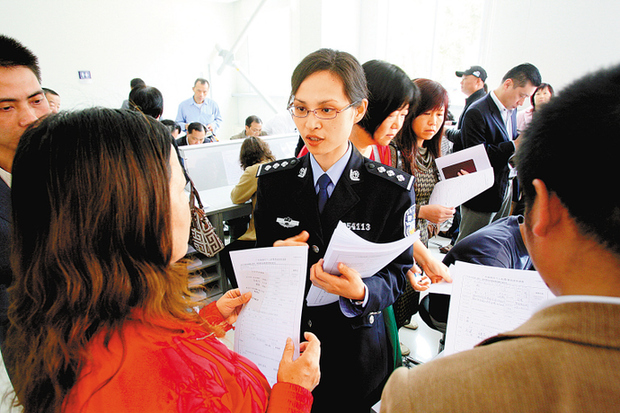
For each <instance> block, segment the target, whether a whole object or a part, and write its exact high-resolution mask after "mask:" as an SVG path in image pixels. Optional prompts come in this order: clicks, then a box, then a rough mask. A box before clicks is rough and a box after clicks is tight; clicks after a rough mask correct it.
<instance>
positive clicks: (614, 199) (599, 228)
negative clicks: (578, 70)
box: [516, 65, 620, 259]
mask: <svg viewBox="0 0 620 413" xmlns="http://www.w3.org/2000/svg"><path fill="white" fill-rule="evenodd" d="M619 131H620V65H618V66H615V67H612V68H610V69H605V70H601V71H599V72H596V73H592V74H589V75H587V76H584V77H582V78H581V79H578V80H576V81H575V82H573V83H572V84H571V85H569V86H568V87H566V88H565V89H564V90H563V91H561V92H560V93H559V94H558V95H557V96H555V97H554V98H553V99H551V100H550V101H549V103H548V104H546V105H544V106H543V107H541V108H540V109H539V110H536V112H534V116H533V118H532V122H531V123H530V124H529V126H528V128H527V130H526V131H525V132H524V134H523V137H521V138H519V139H523V141H522V143H521V144H520V146H519V149H518V151H517V155H516V160H517V170H518V172H519V173H518V176H519V182H520V185H521V187H522V188H523V193H524V196H525V202H526V215H527V213H528V211H529V209H530V208H531V205H532V204H533V202H534V199H535V196H536V193H535V191H534V187H533V185H532V181H533V180H534V179H540V180H541V181H543V182H544V183H545V185H546V187H547V190H548V191H549V193H554V194H556V195H557V197H558V198H559V199H560V201H561V202H562V204H563V205H564V206H565V207H566V208H567V209H568V212H569V214H570V215H571V216H572V217H573V218H574V219H575V221H576V222H577V225H578V226H579V228H580V230H581V232H582V233H583V234H584V235H588V236H590V237H592V238H593V239H595V240H596V241H597V242H598V243H599V244H601V245H604V246H606V247H607V248H608V249H610V250H611V251H613V252H614V253H615V254H617V255H620V193H619V192H618V190H617V188H616V186H615V183H614V182H615V179H616V177H617V175H618V168H617V166H618V154H619V153H620V139H618V133H619ZM576 258H577V259H578V257H576Z"/></svg>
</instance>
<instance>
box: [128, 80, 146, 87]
mask: <svg viewBox="0 0 620 413" xmlns="http://www.w3.org/2000/svg"><path fill="white" fill-rule="evenodd" d="M129 86H131V88H132V89H133V88H136V87H138V86H146V83H144V80H142V79H140V78H139V77H134V78H133V79H131V82H129Z"/></svg>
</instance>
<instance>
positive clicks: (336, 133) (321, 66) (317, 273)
mask: <svg viewBox="0 0 620 413" xmlns="http://www.w3.org/2000/svg"><path fill="white" fill-rule="evenodd" d="M291 86H292V91H291V97H290V104H289V110H290V112H291V115H292V116H293V120H294V121H295V124H296V126H297V129H298V130H299V133H300V135H301V137H302V139H303V140H304V143H305V145H306V147H307V148H308V150H309V154H307V155H305V156H304V157H302V158H300V159H294V158H291V159H285V160H280V161H276V162H272V163H268V164H263V165H262V166H261V168H260V169H259V171H258V174H257V176H258V190H257V202H256V209H255V211H254V212H255V213H254V222H255V227H256V236H257V244H258V246H263V247H264V246H271V245H274V243H275V242H276V241H278V240H286V239H292V240H296V241H297V242H306V243H307V244H308V246H309V248H308V254H309V255H308V266H309V268H308V282H307V286H306V291H308V289H309V288H310V285H311V284H310V283H312V284H314V285H316V286H317V287H320V288H322V289H324V290H325V291H327V292H329V293H333V294H336V295H338V296H340V297H339V301H338V302H335V303H332V304H328V305H324V306H315V307H309V306H307V303H304V308H303V313H302V328H301V329H302V332H303V331H311V332H313V333H315V334H316V335H317V336H318V337H319V339H320V341H321V382H320V384H319V385H318V387H317V388H316V389H315V390H314V392H313V395H314V404H313V409H312V410H313V412H331V411H333V412H364V411H368V410H369V409H370V407H371V406H372V405H373V404H374V403H376V402H377V401H378V400H379V397H380V395H381V390H382V389H383V385H384V384H385V381H386V380H387V378H388V376H389V374H390V372H391V371H392V370H393V366H394V365H393V359H392V347H391V345H390V342H389V338H388V335H387V332H386V327H385V324H384V322H383V317H382V315H381V312H382V310H383V309H384V308H386V307H388V306H389V305H391V304H392V303H393V302H394V301H395V300H396V298H397V297H398V296H399V295H400V294H401V293H402V291H403V290H404V287H405V283H406V282H407V279H406V273H407V270H408V269H409V268H411V267H412V265H413V259H412V249H411V248H410V249H408V250H406V251H404V252H403V253H402V254H401V255H400V256H398V257H397V258H396V259H394V260H393V261H392V262H391V263H390V264H388V265H387V266H386V267H385V268H383V269H382V270H381V271H379V272H378V273H377V274H375V275H374V276H372V277H369V278H364V279H362V278H361V277H360V276H359V273H358V272H357V271H356V270H355V268H348V267H346V266H345V265H344V264H340V265H339V268H338V270H339V272H340V274H341V275H339V276H336V275H332V274H328V273H326V272H324V271H323V266H322V263H323V261H322V257H323V255H324V254H325V250H326V248H327V246H328V244H329V241H330V239H331V237H332V234H333V232H334V230H335V228H336V225H337V224H338V221H342V222H344V223H345V224H346V225H347V226H348V227H349V228H351V230H353V231H354V232H355V233H356V234H357V235H359V236H361V237H362V238H364V239H366V240H369V241H372V242H390V241H396V240H398V239H401V238H403V237H404V236H408V235H410V234H412V233H413V232H414V231H415V205H414V194H413V191H412V190H411V189H412V186H413V177H412V176H410V175H408V174H406V173H404V172H401V171H399V170H396V169H393V168H391V167H388V166H385V165H382V164H380V163H378V162H374V161H371V160H368V159H366V158H364V157H363V156H362V155H361V154H360V153H359V152H358V151H357V149H355V147H354V146H353V145H352V144H350V143H349V140H348V138H349V136H350V135H351V130H352V128H353V125H355V124H356V123H357V122H359V121H360V120H361V119H362V118H363V117H364V114H365V111H366V108H367V105H368V99H367V95H368V91H367V86H366V79H365V76H364V72H363V70H362V67H361V65H360V64H359V62H358V61H357V60H356V59H355V58H354V57H353V56H351V55H350V54H348V53H346V52H339V51H334V50H331V49H321V50H318V51H316V52H314V53H312V54H310V55H308V56H306V57H305V58H304V59H303V60H302V61H301V63H300V64H299V65H298V66H297V68H296V69H295V70H294V72H293V76H292V79H291ZM276 245H278V244H276Z"/></svg>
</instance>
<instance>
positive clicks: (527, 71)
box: [502, 63, 542, 87]
mask: <svg viewBox="0 0 620 413" xmlns="http://www.w3.org/2000/svg"><path fill="white" fill-rule="evenodd" d="M508 79H512V83H513V84H514V87H523V86H525V85H526V84H527V82H528V81H530V82H531V83H532V85H533V86H535V87H538V86H540V83H541V82H542V77H541V76H540V72H539V71H538V68H537V67H536V66H534V65H533V64H531V63H522V64H520V65H518V66H515V67H513V68H512V69H510V70H509V71H508V72H507V73H506V74H505V75H504V78H503V79H502V82H505V81H506V80H508Z"/></svg>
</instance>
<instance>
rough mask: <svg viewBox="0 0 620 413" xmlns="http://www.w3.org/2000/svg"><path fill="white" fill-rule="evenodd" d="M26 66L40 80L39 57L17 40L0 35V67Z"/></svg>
mask: <svg viewBox="0 0 620 413" xmlns="http://www.w3.org/2000/svg"><path fill="white" fill-rule="evenodd" d="M15 66H26V67H27V68H29V69H30V70H32V72H33V73H34V74H35V76H36V77H37V80H38V81H39V83H40V82H41V69H39V59H37V57H36V56H35V55H34V54H33V53H32V52H31V51H30V50H28V49H27V48H26V47H24V46H23V45H22V44H21V43H19V42H18V41H17V40H15V39H13V38H11V37H8V36H4V35H0V67H6V68H10V67H15Z"/></svg>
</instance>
